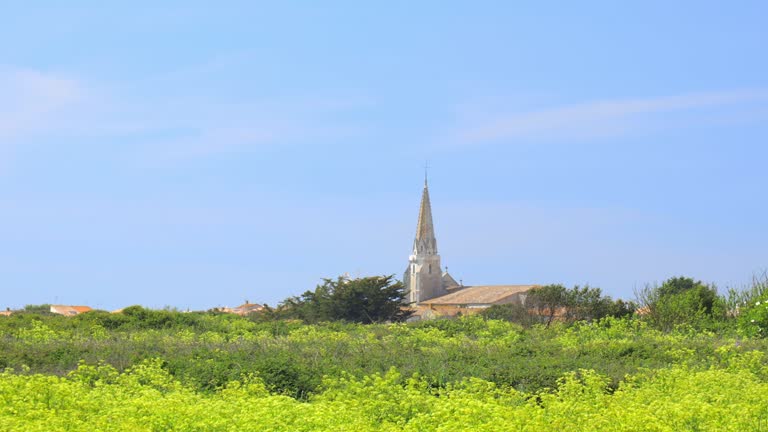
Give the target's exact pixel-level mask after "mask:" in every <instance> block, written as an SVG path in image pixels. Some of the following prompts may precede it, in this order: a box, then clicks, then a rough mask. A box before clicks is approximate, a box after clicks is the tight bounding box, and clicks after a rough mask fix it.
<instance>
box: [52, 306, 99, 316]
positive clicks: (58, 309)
mask: <svg viewBox="0 0 768 432" xmlns="http://www.w3.org/2000/svg"><path fill="white" fill-rule="evenodd" d="M92 310H93V309H91V308H90V307H89V306H65V305H51V313H55V314H59V315H64V316H75V315H80V314H81V313H83V312H89V311H92Z"/></svg>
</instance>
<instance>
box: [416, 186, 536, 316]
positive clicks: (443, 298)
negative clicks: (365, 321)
mask: <svg viewBox="0 0 768 432" xmlns="http://www.w3.org/2000/svg"><path fill="white" fill-rule="evenodd" d="M403 283H404V284H405V290H406V300H407V302H408V304H409V305H410V306H411V307H412V308H413V309H414V310H415V312H414V315H413V319H417V320H418V319H430V318H437V317H449V316H456V315H458V314H462V315H467V314H474V313H478V312H480V311H482V310H483V309H486V308H489V307H491V306H493V305H499V304H508V303H518V304H524V302H525V295H526V293H527V292H528V291H529V290H531V289H532V288H535V287H537V286H538V285H474V286H465V285H464V284H463V283H460V282H456V279H454V278H453V276H451V275H450V274H449V273H448V270H447V269H446V270H445V271H443V270H442V267H441V263H440V255H439V254H438V252H437V239H436V238H435V229H434V225H433V223H432V205H431V203H430V200H429V187H428V185H427V180H426V178H425V179H424V190H423V192H422V196H421V205H420V207H419V220H418V222H417V224H416V238H415V239H414V241H413V251H412V253H411V256H410V257H409V258H408V267H407V268H406V269H405V273H404V275H403Z"/></svg>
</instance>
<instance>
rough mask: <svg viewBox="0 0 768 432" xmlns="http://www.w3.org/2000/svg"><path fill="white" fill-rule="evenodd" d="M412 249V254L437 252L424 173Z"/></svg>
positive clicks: (433, 253)
mask: <svg viewBox="0 0 768 432" xmlns="http://www.w3.org/2000/svg"><path fill="white" fill-rule="evenodd" d="M425 174H426V173H425ZM413 251H414V254H425V255H435V254H437V240H436V239H435V228H434V226H433V225H432V205H431V204H430V202H429V187H428V186H427V178H426V175H425V177H424V192H422V195H421V206H420V207H419V221H418V223H417V225H416V239H415V240H414V242H413Z"/></svg>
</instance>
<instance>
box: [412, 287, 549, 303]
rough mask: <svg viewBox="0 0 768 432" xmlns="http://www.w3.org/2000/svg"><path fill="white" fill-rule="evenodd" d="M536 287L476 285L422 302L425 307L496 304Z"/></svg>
mask: <svg viewBox="0 0 768 432" xmlns="http://www.w3.org/2000/svg"><path fill="white" fill-rule="evenodd" d="M537 286H538V285H476V286H471V287H466V288H464V289H462V290H459V291H456V292H453V293H450V294H446V295H444V296H440V297H435V298H431V299H426V300H422V301H421V302H420V304H427V305H466V304H487V305H491V304H496V303H499V302H501V301H503V300H504V299H506V298H508V297H511V296H513V295H515V294H519V293H523V292H526V291H528V290H530V289H531V288H535V287H537Z"/></svg>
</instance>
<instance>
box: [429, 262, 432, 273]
mask: <svg viewBox="0 0 768 432" xmlns="http://www.w3.org/2000/svg"><path fill="white" fill-rule="evenodd" d="M429 274H432V264H430V265H429Z"/></svg>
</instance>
